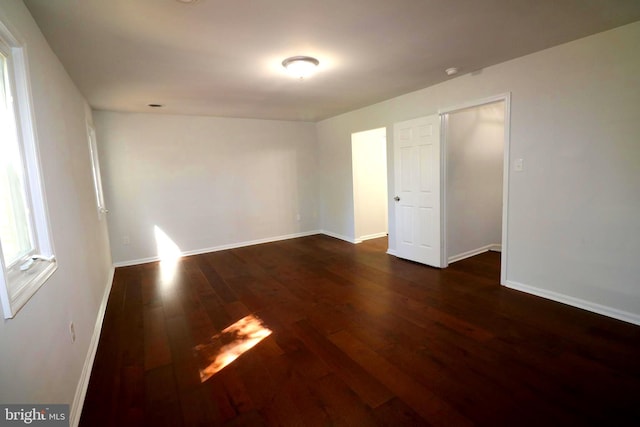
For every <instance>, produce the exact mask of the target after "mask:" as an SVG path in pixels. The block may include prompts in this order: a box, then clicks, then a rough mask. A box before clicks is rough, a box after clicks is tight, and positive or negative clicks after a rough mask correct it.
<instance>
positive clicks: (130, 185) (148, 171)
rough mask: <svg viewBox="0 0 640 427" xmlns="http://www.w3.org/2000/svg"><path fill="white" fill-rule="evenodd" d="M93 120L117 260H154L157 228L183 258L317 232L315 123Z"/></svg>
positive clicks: (105, 115)
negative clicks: (183, 254)
mask: <svg viewBox="0 0 640 427" xmlns="http://www.w3.org/2000/svg"><path fill="white" fill-rule="evenodd" d="M94 116H95V121H96V131H97V138H98V144H99V146H100V150H101V151H100V156H101V160H100V161H101V164H102V166H103V169H102V172H103V175H104V177H103V179H104V183H105V196H106V203H107V207H108V208H109V211H110V214H109V232H110V236H111V247H112V255H113V259H114V261H115V262H118V263H128V262H133V261H136V260H144V259H150V258H154V257H156V256H157V255H158V251H157V247H156V245H155V239H154V227H155V226H158V227H159V228H160V229H162V230H163V231H164V232H165V233H166V234H167V236H169V237H170V238H171V239H172V240H173V241H174V242H175V243H176V245H177V246H178V247H179V248H180V250H181V251H183V252H199V251H206V250H207V249H215V248H219V247H224V246H227V245H237V244H241V243H243V242H251V241H256V240H262V239H272V238H277V237H280V236H288V235H295V234H297V233H305V232H312V231H315V230H317V229H318V215H317V207H316V203H317V199H318V195H317V184H316V176H317V168H316V162H317V159H316V157H317V155H316V136H315V126H314V124H312V123H304V122H285V121H272V120H251V119H228V118H216V117H200V116H178V115H160V114H133V113H113V112H104V111H97V112H94ZM297 215H300V220H297ZM124 236H128V239H129V244H128V245H127V244H124V241H123V238H124Z"/></svg>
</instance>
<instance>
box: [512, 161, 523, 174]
mask: <svg viewBox="0 0 640 427" xmlns="http://www.w3.org/2000/svg"><path fill="white" fill-rule="evenodd" d="M513 170H514V171H516V172H522V171H523V170H524V159H516V160H515V161H514V162H513Z"/></svg>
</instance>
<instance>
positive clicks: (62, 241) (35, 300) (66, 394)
mask: <svg viewBox="0 0 640 427" xmlns="http://www.w3.org/2000/svg"><path fill="white" fill-rule="evenodd" d="M0 20H2V22H4V23H5V24H6V25H7V26H8V27H9V28H10V29H11V30H12V31H13V32H17V33H18V34H17V35H18V36H19V37H20V38H22V39H23V40H25V41H26V44H27V55H28V62H29V67H30V77H31V89H32V97H33V107H34V113H35V120H36V127H37V135H38V140H39V149H40V159H41V164H42V174H43V180H44V182H45V187H46V188H45V197H46V199H47V202H48V208H49V217H50V223H51V229H52V234H53V243H54V247H55V253H56V258H57V260H58V270H57V271H56V272H55V273H54V274H53V276H52V277H51V278H50V279H49V280H48V281H47V282H46V283H45V284H44V286H43V287H42V288H40V290H38V292H36V294H35V295H34V296H33V297H32V298H31V299H30V300H29V301H28V302H27V304H26V305H25V306H24V307H23V308H22V309H21V310H20V311H19V312H18V313H17V314H16V317H15V318H13V319H10V320H4V321H1V322H0V384H1V385H2V386H1V387H0V402H3V403H34V404H35V403H68V404H71V403H72V402H73V400H74V396H75V393H76V389H77V387H78V384H79V382H80V380H81V373H82V370H83V366H84V363H85V360H86V358H87V355H88V353H89V350H90V343H91V338H92V335H93V332H94V327H95V325H96V320H97V317H98V314H99V312H100V307H101V302H102V301H103V295H104V293H105V290H106V289H107V284H108V282H109V279H110V273H111V258H110V256H109V242H108V237H107V229H106V221H104V220H102V221H100V220H99V219H98V213H97V208H96V202H95V194H94V189H93V183H92V176H91V164H90V156H89V146H88V142H87V131H86V120H87V118H89V119H90V118H91V112H90V110H89V108H88V106H87V104H86V102H85V100H84V99H83V97H82V95H81V94H80V92H79V91H78V90H77V89H76V87H75V86H74V84H73V82H72V81H71V79H70V78H69V77H68V75H67V73H66V72H65V70H64V68H63V67H62V65H61V64H60V62H59V61H58V59H57V58H56V57H55V56H54V54H53V52H52V51H51V50H50V48H49V46H48V45H47V43H46V41H45V40H44V38H43V36H42V34H41V33H40V30H39V29H38V28H37V26H36V24H35V22H34V21H33V19H32V18H31V15H30V14H29V12H28V10H27V9H26V7H25V6H24V5H23V3H22V1H20V0H3V1H2V2H0ZM70 321H73V322H74V323H75V330H76V341H75V343H72V342H71V338H70V334H69V322H70ZM72 410H73V408H72Z"/></svg>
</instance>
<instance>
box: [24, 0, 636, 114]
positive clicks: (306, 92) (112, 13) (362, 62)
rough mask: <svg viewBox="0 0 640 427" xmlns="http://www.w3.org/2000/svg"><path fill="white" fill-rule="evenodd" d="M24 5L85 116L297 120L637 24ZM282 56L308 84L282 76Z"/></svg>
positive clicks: (631, 2)
mask: <svg viewBox="0 0 640 427" xmlns="http://www.w3.org/2000/svg"><path fill="white" fill-rule="evenodd" d="M25 3H26V5H27V7H28V8H29V10H30V11H31V13H32V15H33V16H34V18H35V20H36V21H37V23H38V25H39V26H40V28H41V29H42V32H43V33H44V35H45V37H46V38H47V40H48V41H49V44H50V45H51V47H52V48H53V50H54V51H55V53H56V54H57V55H58V57H59V58H60V60H61V61H62V63H63V64H64V66H65V67H66V69H67V71H68V72H69V74H70V75H71V77H72V78H73V80H74V81H75V83H76V84H77V85H78V87H79V88H80V90H81V91H82V93H83V94H84V95H85V97H86V98H87V99H88V101H89V103H90V104H91V106H92V107H93V108H95V109H104V110H114V111H137V112H151V111H153V112H161V113H179V114H201V115H213V116H224V117H247V118H264V119H283V120H309V121H316V120H320V119H324V118H327V117H331V116H335V115H338V114H340V113H344V112H347V111H350V110H353V109H356V108H359V107H363V106H366V105H369V104H372V103H375V102H378V101H382V100H385V99H389V98H392V97H394V96H397V95H401V94H404V93H407V92H411V91H414V90H417V89H420V88H424V87H427V86H430V85H433V84H435V83H438V82H441V81H443V80H446V79H449V78H452V77H448V76H447V75H446V74H445V73H444V69H445V68H448V67H452V66H455V67H458V68H459V69H460V73H462V74H464V73H468V72H472V71H476V70H479V69H481V68H483V67H487V66H489V65H493V64H497V63H500V62H503V61H505V60H508V59H512V58H516V57H519V56H522V55H526V54H528V53H532V52H535V51H538V50H541V49H545V48H547V47H551V46H554V45H558V44H561V43H564V42H567V41H570V40H575V39H577V38H580V37H584V36H587V35H590V34H595V33H598V32H601V31H604V30H607V29H611V28H614V27H617V26H620V25H624V24H627V23H630V22H635V21H638V20H640V1H639V0H199V1H198V2H197V3H195V4H192V5H185V4H182V3H179V2H178V1H176V0H25ZM293 55H311V56H314V57H316V58H318V59H319V60H320V68H319V71H318V73H317V74H316V75H314V76H313V77H311V78H309V79H305V80H303V81H299V80H296V79H294V78H291V77H289V76H288V75H286V74H285V73H284V71H283V69H282V67H281V66H280V63H281V61H282V60H283V59H284V58H286V57H289V56H293ZM149 103H159V104H164V105H165V107H164V108H162V109H151V108H150V107H148V106H147V104H149Z"/></svg>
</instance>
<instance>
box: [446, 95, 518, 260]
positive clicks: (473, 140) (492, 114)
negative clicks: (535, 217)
mask: <svg viewBox="0 0 640 427" xmlns="http://www.w3.org/2000/svg"><path fill="white" fill-rule="evenodd" d="M507 115H508V112H507V100H506V99H499V100H493V101H490V102H483V103H478V104H476V105H471V106H465V107H463V108H459V109H453V110H449V111H448V112H446V113H444V114H443V115H442V117H443V123H442V124H443V130H444V132H443V134H444V137H443V141H444V159H445V160H444V169H445V171H444V174H443V176H444V257H443V258H444V260H445V262H446V263H445V265H448V264H449V263H453V262H456V261H460V260H462V259H465V258H469V257H472V256H475V255H478V254H481V253H483V252H487V251H497V252H500V251H502V243H503V241H504V239H503V215H504V212H505V209H504V203H503V198H504V192H505V185H504V183H505V179H504V174H505V167H504V166H505V158H506V155H505V153H507V149H506V148H507V147H508V145H507V143H508V141H506V139H507V137H508V132H506V131H505V129H506V126H507V125H506V117H507ZM503 261H504V260H503Z"/></svg>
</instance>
